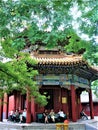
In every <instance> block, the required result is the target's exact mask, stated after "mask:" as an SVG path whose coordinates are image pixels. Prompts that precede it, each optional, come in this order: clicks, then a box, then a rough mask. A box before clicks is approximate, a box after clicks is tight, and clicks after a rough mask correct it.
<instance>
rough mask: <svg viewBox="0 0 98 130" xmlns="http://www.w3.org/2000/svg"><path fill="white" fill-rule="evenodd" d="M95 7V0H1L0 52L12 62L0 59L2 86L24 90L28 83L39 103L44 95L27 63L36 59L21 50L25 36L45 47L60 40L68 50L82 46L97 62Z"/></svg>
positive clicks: (97, 62)
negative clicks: (87, 38)
mask: <svg viewBox="0 0 98 130" xmlns="http://www.w3.org/2000/svg"><path fill="white" fill-rule="evenodd" d="M97 7H98V2H96V0H93V1H89V0H87V1H86V2H84V0H67V1H65V0H62V1H60V0H17V1H16V0H15V1H14V0H1V1H0V46H2V48H1V50H0V51H1V52H0V54H1V55H2V56H3V57H7V58H12V62H8V63H2V62H0V78H1V80H0V82H1V86H7V87H6V89H5V90H6V91H8V92H9V91H12V90H13V89H18V90H22V91H23V93H24V92H25V91H26V88H27V86H30V89H31V92H32V95H33V96H35V97H36V101H38V102H41V103H42V104H43V102H44V101H45V97H44V96H41V95H40V94H37V93H38V86H37V85H36V82H35V80H34V77H35V76H36V75H37V74H38V73H37V71H36V70H34V69H33V67H30V66H29V67H28V65H30V64H31V66H33V65H35V64H36V61H33V60H32V59H31V58H30V57H29V56H28V55H27V54H25V53H20V51H21V50H22V49H24V46H26V44H27V43H26V42H25V39H24V37H25V36H27V37H28V39H29V42H30V44H35V43H36V41H42V42H43V43H44V45H45V46H46V48H47V47H48V48H53V47H55V46H58V45H59V44H60V43H61V45H62V44H63V45H64V48H63V49H65V51H67V52H74V53H77V52H78V51H79V50H81V48H85V49H86V52H85V53H84V57H85V58H86V59H87V60H88V61H89V62H90V63H91V64H92V65H98V45H97V44H95V43H94V41H95V39H94V36H95V35H97V34H98V31H97V29H96V28H97V25H98V8H97ZM75 10H77V12H75ZM73 12H75V13H74V14H73ZM79 13H80V15H78V14H79ZM82 34H87V35H88V37H89V38H90V39H89V41H86V39H84V38H82V36H81V35H82ZM70 36H71V38H70V39H69V41H68V37H70ZM77 40H78V41H77ZM66 41H67V43H66ZM92 41H93V42H92ZM40 99H41V100H40ZM44 103H46V102H44Z"/></svg>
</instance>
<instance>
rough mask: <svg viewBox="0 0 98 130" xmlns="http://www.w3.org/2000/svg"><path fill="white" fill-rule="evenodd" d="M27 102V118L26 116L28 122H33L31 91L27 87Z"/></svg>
mask: <svg viewBox="0 0 98 130" xmlns="http://www.w3.org/2000/svg"><path fill="white" fill-rule="evenodd" d="M26 104H27V118H26V123H31V98H30V91H29V90H28V89H27V99H26Z"/></svg>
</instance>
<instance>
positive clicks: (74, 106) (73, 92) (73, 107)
mask: <svg viewBox="0 0 98 130" xmlns="http://www.w3.org/2000/svg"><path fill="white" fill-rule="evenodd" d="M70 88H71V106H72V110H71V111H72V121H73V122H76V121H77V115H76V95H75V87H74V86H73V85H71V86H70Z"/></svg>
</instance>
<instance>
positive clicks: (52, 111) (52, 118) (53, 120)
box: [49, 109, 55, 122]
mask: <svg viewBox="0 0 98 130" xmlns="http://www.w3.org/2000/svg"><path fill="white" fill-rule="evenodd" d="M49 115H50V118H51V120H52V122H55V112H54V110H53V109H51V111H50V113H49Z"/></svg>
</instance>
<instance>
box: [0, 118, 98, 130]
mask: <svg viewBox="0 0 98 130" xmlns="http://www.w3.org/2000/svg"><path fill="white" fill-rule="evenodd" d="M85 124H87V125H91V126H94V127H92V128H96V129H94V130H98V117H95V118H94V119H93V120H90V119H89V120H84V121H83V120H78V121H77V122H70V123H69V130H93V129H86V125H85ZM87 127H88V126H87ZM0 130H56V124H55V123H48V124H44V123H36V122H32V123H31V124H27V123H21V124H19V123H13V122H9V121H6V120H4V121H3V122H0Z"/></svg>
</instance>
